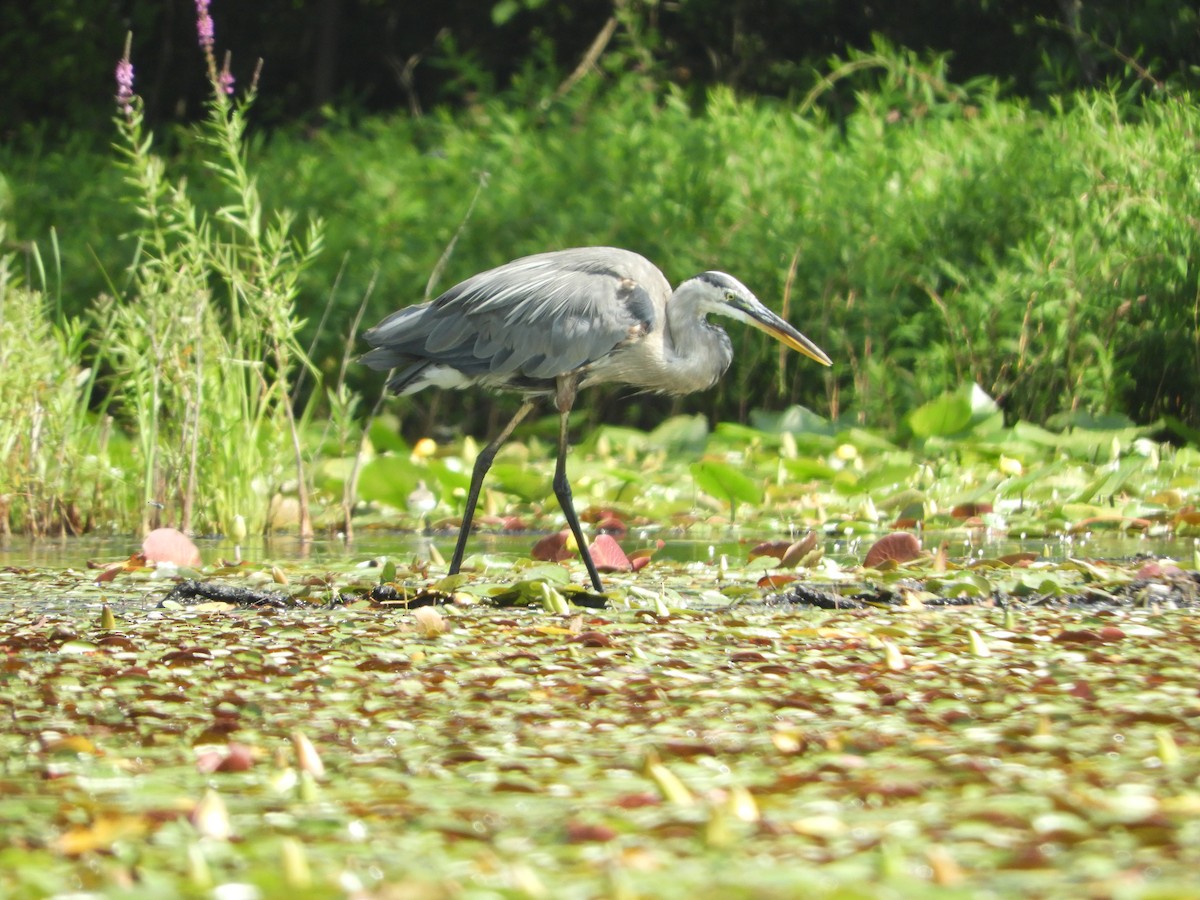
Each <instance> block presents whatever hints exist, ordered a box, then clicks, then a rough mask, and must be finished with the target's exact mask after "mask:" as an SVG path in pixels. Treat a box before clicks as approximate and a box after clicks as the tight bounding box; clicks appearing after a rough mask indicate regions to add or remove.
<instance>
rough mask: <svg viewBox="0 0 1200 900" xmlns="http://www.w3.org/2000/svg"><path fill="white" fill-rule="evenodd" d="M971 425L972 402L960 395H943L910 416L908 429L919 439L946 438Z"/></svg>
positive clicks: (918, 408)
mask: <svg viewBox="0 0 1200 900" xmlns="http://www.w3.org/2000/svg"><path fill="white" fill-rule="evenodd" d="M969 424H971V401H970V399H969V398H967V397H963V396H961V395H960V394H942V396H940V397H937V398H935V399H933V400H930V401H929V402H928V403H925V404H923V405H921V406H918V407H917V408H916V409H914V410H913V411H912V412H911V413H909V414H908V427H909V428H911V429H912V433H913V434H914V435H916V436H917V437H919V438H931V437H946V436H948V435H951V434H958V433H959V432H961V431H965V430H966V428H967V426H968V425H969Z"/></svg>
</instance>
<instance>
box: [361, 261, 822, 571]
mask: <svg viewBox="0 0 1200 900" xmlns="http://www.w3.org/2000/svg"><path fill="white" fill-rule="evenodd" d="M710 313H716V314H718V315H723V316H730V317H731V318H734V319H739V320H741V321H743V322H745V323H747V324H748V325H752V326H754V327H755V328H758V329H759V330H761V331H765V332H766V333H767V334H769V335H771V336H772V337H773V338H776V339H777V340H779V341H782V342H783V343H784V344H786V345H787V346H789V347H791V348H792V349H793V350H798V351H799V352H801V353H803V354H804V355H805V356H808V357H810V358H811V359H814V360H816V361H817V362H819V363H821V364H822V365H826V366H828V365H831V363H830V360H829V357H828V356H826V355H825V354H824V352H822V351H821V349H820V348H819V347H817V345H816V344H814V343H813V342H812V341H810V340H809V339H808V338H806V337H805V336H804V335H802V334H801V333H800V332H799V331H797V330H796V329H795V328H793V327H792V326H791V325H789V324H788V323H787V322H785V321H784V320H783V319H781V318H780V317H779V316H777V315H775V313H773V312H771V311H770V310H769V309H767V308H766V307H765V306H763V304H762V303H761V302H760V301H759V300H758V298H757V297H755V296H754V294H752V293H751V292H750V290H749V289H748V288H747V287H746V286H745V285H743V284H742V283H741V282H740V281H738V280H737V279H736V278H733V277H731V276H729V275H726V274H725V273H723V272H702V273H701V274H699V275H696V276H694V277H692V278H689V279H688V280H687V281H685V282H683V283H682V284H681V285H679V287H678V288H677V289H676V290H675V291H674V292H672V291H671V285H670V283H669V282H668V281H667V279H666V277H665V276H664V275H663V273H662V272H660V271H659V270H658V268H657V267H656V266H654V265H653V264H652V263H651V262H650V261H649V260H647V259H645V258H644V257H642V256H639V255H638V254H636V253H633V252H631V251H629V250H619V249H616V248H614V247H580V248H577V249H574V250H557V251H554V252H551V253H538V254H536V255H534V256H526V257H524V258H522V259H517V260H513V261H512V262H510V263H506V264H505V265H503V266H500V267H498V268H495V269H491V270H489V271H487V272H481V273H480V274H478V275H475V276H473V277H471V278H468V279H467V280H466V281H464V282H462V283H461V284H458V285H455V286H454V287H452V288H450V290H448V291H446V293H444V294H442V295H441V296H440V297H438V298H437V299H436V300H433V301H430V302H428V303H419V304H417V305H415V306H409V307H406V308H405V309H401V310H398V311H397V312H394V313H392V314H391V315H390V316H388V317H387V318H386V319H384V320H383V321H382V322H380V323H379V324H378V325H376V326H375V327H374V328H371V329H370V330H368V331H367V332H366V334H365V335H364V337H365V339H366V341H367V342H368V343H369V344H371V346H372V347H374V349H373V350H371V351H369V352H368V353H366V354H365V355H364V356H363V357H362V361H363V362H364V363H366V364H367V365H369V366H370V367H371V368H373V369H381V370H390V369H394V370H396V371H395V372H394V374H393V375H392V377H391V379H390V380H389V381H388V387H389V388H391V389H392V390H394V391H395V392H396V393H397V394H412V393H415V392H416V391H420V390H423V389H424V388H427V387H439V388H467V387H471V386H474V385H478V386H480V387H483V388H489V389H492V390H501V391H514V392H516V393H519V394H521V395H522V396H523V397H524V402H523V403H522V404H521V406H520V408H519V409H517V412H516V415H514V416H513V417H512V419H511V420H509V423H508V424H507V425H505V426H504V428H503V429H502V430H501V432H500V433H499V434H498V435H497V436H496V438H495V439H494V440H493V441H492V442H491V443H490V444H488V445H487V447H485V448H484V449H483V450H482V451H481V452H480V454H479V456H478V457H477V458H476V460H475V468H474V471H473V472H472V475H471V486H470V489H469V490H468V491H467V507H466V511H465V513H464V515H463V521H462V526H461V530H460V531H459V534H458V543H457V544H456V545H455V547H454V558H453V559H452V560H451V562H450V574H452V575H453V574H454V573H456V572H458V570H459V568H460V567H461V566H462V560H463V552H464V550H465V549H466V545H467V536H468V535H469V534H470V531H471V520H472V518H473V517H474V515H475V506H476V504H477V503H478V501H479V491H480V487H481V486H482V484H483V478H484V475H486V474H487V471H488V469H489V468H491V465H492V460H493V459H494V458H495V456H496V451H497V450H499V449H500V445H501V444H503V443H504V441H505V440H507V439H508V437H509V435H511V434H512V432H513V429H514V428H516V427H517V425H518V423H520V421H521V420H522V419H524V418H525V417H526V416H527V415H528V414H529V411H530V410H531V409H533V407H534V405H535V403H536V401H537V400H538V398H540V397H553V398H554V405H555V407H556V408H557V410H558V416H559V425H558V463H557V466H556V468H555V470H554V495H555V496H556V497H557V498H558V502H559V505H560V506H561V507H562V511H563V515H564V516H566V519H567V525H568V526H570V528H571V532H572V534H574V535H575V541H576V543H577V544H578V546H579V554H580V556H582V557H583V563H584V565H585V566H587V571H588V575H589V576H590V577H591V581H592V586H593V587H594V588H595V589H596V590H597V591H601V592H602V591H603V590H604V588H603V586H602V585H601V583H600V575H599V573H598V572H597V571H596V566H595V563H593V562H592V557H591V554H590V553H589V552H588V545H587V541H586V540H585V539H584V536H583V531H582V529H581V528H580V526H579V517H578V516H577V515H576V514H575V506H574V504H573V502H572V500H571V486H570V484H569V483H568V481H567V415H568V413H569V412H570V411H571V406H572V404H574V402H575V394H576V392H577V391H578V390H579V389H580V388H586V387H590V386H592V385H594V384H607V383H610V382H613V383H618V384H627V385H632V386H633V387H637V388H641V389H643V390H646V391H655V392H660V393H665V394H687V393H690V392H692V391H697V390H702V389H704V388H709V387H712V386H713V385H714V384H716V382H717V379H718V378H720V377H721V376H722V375H723V374H724V373H725V370H726V369H728V368H729V364H730V362H732V360H733V345H732V344H731V343H730V340H729V335H727V334H726V333H725V332H724V331H723V330H722V329H720V328H719V327H717V326H716V325H714V324H712V323H711V322H709V321H708V318H707V317H708V315H709V314H710Z"/></svg>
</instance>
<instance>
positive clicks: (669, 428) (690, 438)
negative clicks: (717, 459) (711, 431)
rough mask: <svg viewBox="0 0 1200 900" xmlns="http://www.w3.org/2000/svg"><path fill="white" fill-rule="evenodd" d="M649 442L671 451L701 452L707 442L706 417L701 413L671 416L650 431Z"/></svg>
mask: <svg viewBox="0 0 1200 900" xmlns="http://www.w3.org/2000/svg"><path fill="white" fill-rule="evenodd" d="M650 443H651V445H653V446H655V447H660V448H662V449H663V450H669V451H671V452H672V453H674V452H679V453H691V454H696V453H703V452H704V447H705V445H707V443H708V419H706V418H705V417H704V416H702V415H695V416H672V417H671V418H669V419H667V420H666V421H664V422H662V423H661V424H660V425H659V426H658V427H657V428H655V429H654V430H653V431H652V432H650Z"/></svg>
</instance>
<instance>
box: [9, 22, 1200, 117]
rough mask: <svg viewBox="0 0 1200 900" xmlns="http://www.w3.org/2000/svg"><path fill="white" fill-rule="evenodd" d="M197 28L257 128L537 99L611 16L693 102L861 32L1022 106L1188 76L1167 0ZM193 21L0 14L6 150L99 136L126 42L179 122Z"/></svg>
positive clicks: (163, 112)
mask: <svg viewBox="0 0 1200 900" xmlns="http://www.w3.org/2000/svg"><path fill="white" fill-rule="evenodd" d="M211 11H212V16H213V19H214V20H215V23H216V33H217V46H218V52H219V53H224V52H225V51H229V52H230V53H231V54H232V60H233V71H234V74H235V75H236V76H237V78H238V79H239V80H240V81H242V82H243V83H244V82H245V81H246V80H247V79H249V78H250V77H252V74H253V72H254V70H255V66H256V64H257V61H258V60H259V59H263V60H265V61H266V64H265V67H264V69H263V74H262V84H263V88H264V90H263V92H262V99H261V101H260V104H259V110H258V112H257V114H256V115H257V120H258V121H259V122H264V121H265V122H267V123H272V122H274V123H278V122H283V121H291V120H296V119H302V118H304V117H306V116H312V115H320V114H323V113H330V112H333V111H336V112H338V113H339V114H341V115H345V114H348V113H351V114H352V113H354V112H356V111H379V110H390V109H405V108H407V109H409V110H411V111H413V112H421V111H424V110H428V109H429V108H431V107H432V106H435V105H437V104H443V103H449V104H462V103H469V102H470V101H471V99H472V97H474V96H476V95H478V94H480V93H485V92H490V91H495V90H502V89H505V88H507V87H509V86H511V85H512V84H513V83H514V79H517V78H519V77H520V76H522V75H523V74H526V75H533V76H534V77H535V78H540V79H542V80H543V81H545V82H546V83H552V82H553V80H555V79H558V78H562V77H565V74H566V73H568V72H570V71H571V70H572V69H573V68H574V67H575V66H576V65H577V64H578V63H579V61H580V59H582V58H583V56H584V54H585V53H586V52H587V49H588V48H589V47H590V46H591V45H592V42H593V40H594V39H595V38H596V36H597V35H598V34H600V33H601V31H602V29H603V27H604V24H605V22H606V21H607V20H608V19H609V17H610V16H613V15H616V16H617V17H618V19H619V20H620V23H621V26H622V27H620V28H618V29H617V32H616V34H615V35H614V37H613V39H612V41H611V43H610V45H609V49H610V51H611V50H624V51H625V52H624V55H623V56H622V62H623V64H624V65H626V66H627V67H633V68H637V69H639V70H642V71H644V72H645V74H647V75H650V76H652V77H655V78H658V79H661V80H671V81H675V82H677V83H679V84H682V85H684V86H685V87H687V88H689V89H692V90H695V91H696V92H697V93H698V94H699V93H700V92H702V91H703V90H704V89H705V88H706V87H707V86H709V85H711V84H713V83H724V84H729V85H732V86H734V87H735V88H737V89H739V90H744V91H748V92H756V93H764V94H770V95H779V96H786V95H788V94H791V93H794V92H796V91H802V90H807V89H808V88H809V87H811V85H812V84H813V83H814V78H815V77H816V73H817V72H819V71H823V70H827V69H828V66H829V59H830V58H831V57H833V56H838V57H844V56H845V54H846V53H847V52H848V51H850V50H852V49H855V48H858V49H862V48H867V47H869V46H870V42H871V40H872V36H874V35H879V36H882V37H884V38H885V39H887V40H888V41H889V42H890V43H891V44H893V45H895V46H902V47H908V48H910V49H915V50H923V51H929V52H936V53H947V54H950V57H951V75H952V77H953V78H954V79H955V80H956V81H965V80H967V79H970V78H972V77H975V76H979V75H991V76H995V77H997V78H999V79H1000V80H1001V81H1002V82H1003V83H1004V84H1006V85H1008V86H1009V88H1010V89H1011V90H1012V91H1014V92H1016V93H1018V94H1021V95H1025V96H1029V97H1032V98H1034V99H1035V100H1036V99H1038V98H1040V97H1043V96H1045V95H1047V94H1051V93H1057V92H1062V91H1066V90H1071V89H1075V88H1079V87H1087V86H1094V85H1097V84H1101V83H1105V82H1112V81H1125V82H1126V83H1129V84H1135V85H1137V84H1141V85H1143V86H1146V85H1152V84H1153V82H1154V81H1156V80H1157V81H1163V80H1175V81H1181V82H1184V83H1187V82H1194V80H1195V77H1196V72H1195V69H1194V60H1196V59H1200V15H1198V14H1197V11H1196V7H1195V5H1194V4H1193V3H1190V2H1181V0H1150V2H1147V3H1142V4H1128V3H1125V2H1117V0H1103V2H1091V3H1087V4H1083V3H1079V2H1072V0H982V2H980V0H875V2H867V0H858V2H847V0H677V2H673V3H650V2H638V0H628V2H623V3H619V4H613V3H612V2H610V0H605V2H601V0H581V2H572V3H561V2H547V0H406V2H404V3H397V2H386V0H258V2H254V3H244V2H242V3H235V2H229V0H213V3H212V10H211ZM195 16H196V10H195V0H55V2H53V3H5V4H0V84H3V85H4V90H3V91H0V123H2V125H0V127H2V128H3V132H2V133H3V136H4V137H5V138H6V139H12V138H14V137H17V136H19V135H21V134H22V133H23V132H26V131H28V130H31V129H32V130H33V131H35V132H36V133H38V134H42V135H47V134H49V135H51V136H60V135H65V134H68V133H76V134H77V133H78V132H79V131H81V130H91V129H96V131H97V133H103V130H104V129H103V128H102V126H104V125H105V123H106V122H107V119H108V117H109V115H110V114H111V105H110V103H109V102H108V101H109V100H110V98H111V94H112V90H113V86H112V73H113V66H114V63H115V62H116V60H117V58H118V57H119V56H120V55H121V51H122V49H123V46H124V40H125V34H126V32H132V34H133V59H134V65H135V68H136V71H137V78H138V85H137V86H138V92H139V93H140V94H141V95H142V96H143V98H144V99H145V100H146V104H147V110H148V113H149V115H150V119H151V121H156V122H163V121H188V120H190V119H192V118H194V117H195V116H196V114H197V111H198V108H199V105H200V103H201V102H202V99H203V96H204V88H205V86H204V84H203V68H202V66H200V65H198V64H197V63H198V60H199V50H198V48H197V46H196V37H195ZM647 69H652V71H646V70H647Z"/></svg>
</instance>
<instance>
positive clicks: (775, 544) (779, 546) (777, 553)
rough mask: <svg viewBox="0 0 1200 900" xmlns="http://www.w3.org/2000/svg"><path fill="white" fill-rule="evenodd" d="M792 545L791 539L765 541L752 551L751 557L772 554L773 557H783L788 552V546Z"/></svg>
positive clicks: (755, 557)
mask: <svg viewBox="0 0 1200 900" xmlns="http://www.w3.org/2000/svg"><path fill="white" fill-rule="evenodd" d="M791 546H792V542H791V541H763V542H762V543H761V544H759V545H758V546H756V547H755V548H754V549H753V550H751V551H750V558H751V559H757V558H758V557H760V556H770V557H772V558H773V559H783V555H784V554H785V553H787V552H788V548H789V547H791Z"/></svg>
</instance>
